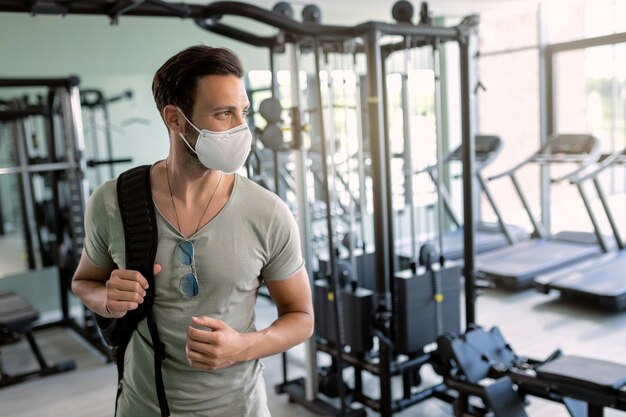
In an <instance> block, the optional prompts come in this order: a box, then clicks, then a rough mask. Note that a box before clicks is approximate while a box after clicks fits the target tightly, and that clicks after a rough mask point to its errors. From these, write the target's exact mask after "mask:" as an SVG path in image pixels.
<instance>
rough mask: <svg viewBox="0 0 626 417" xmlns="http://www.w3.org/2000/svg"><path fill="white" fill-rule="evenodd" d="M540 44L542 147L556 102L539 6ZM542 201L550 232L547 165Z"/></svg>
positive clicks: (543, 173) (551, 126)
mask: <svg viewBox="0 0 626 417" xmlns="http://www.w3.org/2000/svg"><path fill="white" fill-rule="evenodd" d="M537 16H538V17H537V21H538V25H539V27H538V31H537V36H538V44H539V122H540V132H539V133H540V136H539V141H540V143H541V145H544V144H546V143H547V142H548V140H549V138H551V137H552V135H553V134H554V133H555V131H556V128H555V112H554V111H555V108H556V107H555V102H554V99H555V97H554V73H553V70H554V68H553V63H554V57H553V54H552V53H551V52H550V50H549V49H548V47H547V45H546V43H547V29H546V23H545V19H544V15H543V11H542V8H541V4H539V5H538V6H537ZM539 190H540V196H541V198H540V201H541V223H542V224H543V227H544V228H545V231H546V232H548V233H549V232H550V229H551V225H550V172H549V168H548V166H547V165H544V166H542V167H541V168H540V179H539Z"/></svg>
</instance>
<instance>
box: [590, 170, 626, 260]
mask: <svg viewBox="0 0 626 417" xmlns="http://www.w3.org/2000/svg"><path fill="white" fill-rule="evenodd" d="M593 185H594V186H595V188H596V192H597V193H598V198H599V199H600V201H601V202H602V207H603V208H604V212H605V214H606V217H607V219H608V220H609V224H610V225H611V230H612V231H613V236H615V242H616V243H617V247H618V248H620V249H624V241H623V240H622V236H621V234H620V231H619V227H617V223H616V222H615V218H614V217H613V212H612V211H611V208H610V207H609V203H608V201H607V199H606V195H605V194H604V190H603V189H602V186H601V185H600V181H599V180H598V178H597V177H596V178H594V179H593Z"/></svg>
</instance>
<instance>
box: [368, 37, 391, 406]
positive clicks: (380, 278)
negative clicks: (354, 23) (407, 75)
mask: <svg viewBox="0 0 626 417" xmlns="http://www.w3.org/2000/svg"><path fill="white" fill-rule="evenodd" d="M380 38H381V33H380V31H378V30H373V31H371V32H370V33H368V34H367V35H366V36H365V45H366V56H367V73H368V76H369V77H368V80H367V82H368V89H367V108H368V116H369V125H370V129H369V133H370V152H371V158H372V188H373V190H372V191H373V197H374V198H373V200H374V244H375V246H376V252H375V265H376V266H375V270H376V308H377V311H378V312H379V314H380V313H382V314H386V313H388V312H389V311H390V310H391V308H390V306H391V294H390V292H389V287H390V281H391V279H390V278H391V277H390V271H391V267H392V265H391V259H389V255H390V253H391V251H390V249H389V247H390V246H391V242H390V230H388V229H389V216H390V215H391V213H390V205H391V201H390V200H389V198H388V196H389V192H388V190H387V188H388V185H387V184H388V183H387V177H388V176H387V175H386V174H387V172H388V170H387V164H388V163H389V161H388V159H387V149H386V144H385V128H384V127H385V125H384V108H383V104H384V103H383V82H384V78H383V74H384V71H383V59H382V53H381V50H380ZM381 330H383V331H384V330H385V329H381ZM390 363H391V349H390V347H389V346H388V345H387V344H386V343H384V341H382V340H381V343H380V402H381V408H380V413H381V416H383V417H388V416H391V414H392V406H391V374H390Z"/></svg>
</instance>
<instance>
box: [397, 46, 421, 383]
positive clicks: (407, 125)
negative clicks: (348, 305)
mask: <svg viewBox="0 0 626 417" xmlns="http://www.w3.org/2000/svg"><path fill="white" fill-rule="evenodd" d="M407 43H408V39H407ZM410 58H411V56H410V51H409V50H408V47H407V49H406V51H405V54H404V74H401V76H402V86H401V87H402V125H403V126H402V127H403V133H404V184H405V187H404V188H405V190H404V205H405V207H406V206H408V208H409V229H410V230H411V262H416V259H417V236H416V233H417V227H416V225H415V203H414V201H415V195H414V191H413V176H414V174H413V171H414V170H413V144H412V142H413V138H412V136H411V117H410V114H411V101H410V100H409V69H410V68H411V64H412V63H413V62H412V60H411V59H410ZM405 388H406V387H405Z"/></svg>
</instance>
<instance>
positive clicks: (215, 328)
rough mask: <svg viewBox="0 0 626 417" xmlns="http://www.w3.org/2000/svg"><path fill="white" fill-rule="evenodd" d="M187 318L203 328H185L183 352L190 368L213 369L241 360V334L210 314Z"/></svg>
mask: <svg viewBox="0 0 626 417" xmlns="http://www.w3.org/2000/svg"><path fill="white" fill-rule="evenodd" d="M191 321H192V322H193V324H195V325H197V326H202V327H205V328H206V329H196V328H195V327H192V326H189V327H187V344H186V345H185V352H186V353H187V361H188V362H189V365H190V366H191V367H192V368H197V369H204V370H205V371H215V370H217V369H222V368H227V367H229V366H231V365H233V364H235V363H237V362H241V361H242V360H244V359H245V358H244V357H243V353H244V351H245V350H246V348H247V347H248V346H247V340H246V338H245V336H244V335H243V334H241V333H239V332H237V331H235V330H234V329H233V328H231V327H230V326H228V325H227V324H226V323H224V322H223V321H221V320H218V319H215V318H212V317H207V316H201V317H192V318H191Z"/></svg>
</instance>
